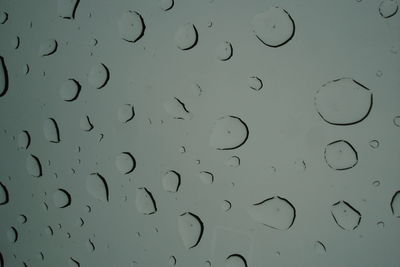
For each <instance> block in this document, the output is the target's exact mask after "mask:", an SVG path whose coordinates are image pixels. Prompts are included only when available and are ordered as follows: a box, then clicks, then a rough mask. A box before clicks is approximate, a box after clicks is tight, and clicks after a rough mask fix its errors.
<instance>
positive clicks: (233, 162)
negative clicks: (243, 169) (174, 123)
mask: <svg viewBox="0 0 400 267" xmlns="http://www.w3.org/2000/svg"><path fill="white" fill-rule="evenodd" d="M226 165H227V166H229V167H234V168H236V167H239V166H240V158H239V157H238V156H232V157H230V158H229V159H228V160H227V161H226Z"/></svg>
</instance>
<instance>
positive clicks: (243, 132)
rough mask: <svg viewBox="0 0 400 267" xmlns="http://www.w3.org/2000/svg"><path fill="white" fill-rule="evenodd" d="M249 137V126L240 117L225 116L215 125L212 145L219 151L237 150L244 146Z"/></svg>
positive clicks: (211, 139)
mask: <svg viewBox="0 0 400 267" xmlns="http://www.w3.org/2000/svg"><path fill="white" fill-rule="evenodd" d="M248 136H249V129H248V127H247V125H246V124H245V123H244V121H243V120H241V119H240V118H238V117H235V116H224V117H221V118H219V119H218V120H217V121H216V122H215V123H214V125H213V128H212V131H211V136H210V145H211V146H212V147H214V148H216V149H219V150H230V149H236V148H238V147H240V146H242V145H243V144H244V143H245V142H246V141H247V138H248Z"/></svg>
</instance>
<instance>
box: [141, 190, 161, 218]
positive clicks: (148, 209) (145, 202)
mask: <svg viewBox="0 0 400 267" xmlns="http://www.w3.org/2000/svg"><path fill="white" fill-rule="evenodd" d="M136 209H137V211H138V212H139V213H142V214H145V215H150V214H154V213H156V212H157V205H156V202H155V200H154V198H153V195H152V194H151V192H150V191H149V190H147V188H145V187H139V188H137V189H136Z"/></svg>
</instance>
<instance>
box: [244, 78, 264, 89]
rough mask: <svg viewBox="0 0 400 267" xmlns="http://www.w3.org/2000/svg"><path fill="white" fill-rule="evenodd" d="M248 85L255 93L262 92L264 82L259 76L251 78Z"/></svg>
mask: <svg viewBox="0 0 400 267" xmlns="http://www.w3.org/2000/svg"><path fill="white" fill-rule="evenodd" d="M248 85H249V87H250V88H251V89H253V90H255V91H260V90H261V88H262V87H263V82H262V80H261V79H260V78H258V77H257V76H251V77H249V79H248Z"/></svg>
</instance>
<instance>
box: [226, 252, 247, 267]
mask: <svg viewBox="0 0 400 267" xmlns="http://www.w3.org/2000/svg"><path fill="white" fill-rule="evenodd" d="M225 267H247V261H246V259H245V258H244V257H243V256H242V255H240V254H232V255H230V256H228V257H227V258H226V259H225Z"/></svg>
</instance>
